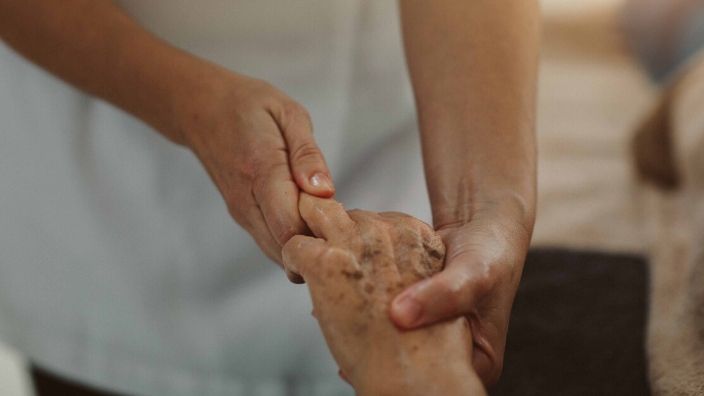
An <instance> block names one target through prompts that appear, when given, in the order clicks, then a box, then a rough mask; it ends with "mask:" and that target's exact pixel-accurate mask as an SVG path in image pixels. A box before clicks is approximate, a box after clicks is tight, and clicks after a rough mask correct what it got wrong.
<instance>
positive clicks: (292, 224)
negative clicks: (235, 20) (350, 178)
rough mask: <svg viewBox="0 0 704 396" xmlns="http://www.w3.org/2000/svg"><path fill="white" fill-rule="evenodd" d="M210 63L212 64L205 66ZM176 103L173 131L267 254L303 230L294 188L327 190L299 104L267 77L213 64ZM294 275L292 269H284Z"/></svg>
mask: <svg viewBox="0 0 704 396" xmlns="http://www.w3.org/2000/svg"><path fill="white" fill-rule="evenodd" d="M211 71H212V70H211ZM202 78H203V82H202V83H199V85H198V87H197V88H196V89H193V90H192V91H191V92H186V93H185V94H184V95H183V100H182V101H181V103H180V104H179V108H180V110H179V115H178V116H177V117H178V118H179V119H180V122H179V123H180V125H181V128H180V129H181V131H180V132H181V135H182V137H183V141H184V142H185V144H186V145H187V146H188V147H190V148H191V150H192V151H193V152H194V153H195V154H196V155H197V156H198V158H199V159H200V161H201V162H202V163H203V165H204V166H205V169H206V170H207V171H208V173H209V174H210V176H211V178H212V180H213V181H214V182H215V185H216V186H217V188H218V189H219V190H220V193H221V194H222V196H223V198H224V199H225V202H226V203H227V208H228V209H229V212H230V214H231V215H232V217H233V218H234V219H235V220H236V221H237V223H239V224H240V225H241V226H242V227H244V228H245V229H246V230H247V231H248V232H249V233H250V234H251V235H252V237H253V238H254V239H255V240H256V242H257V244H258V245H259V246H260V247H261V249H262V250H263V251H264V252H265V253H266V254H267V256H269V257H270V258H271V259H272V260H274V261H276V262H277V263H281V248H282V247H283V245H284V244H285V243H286V242H287V241H288V240H289V239H290V238H291V237H293V236H294V235H298V234H305V233H307V227H306V225H305V223H304V222H303V220H302V219H301V217H300V215H299V212H298V197H299V191H300V190H303V191H305V192H307V193H309V194H312V195H316V196H319V197H331V196H333V195H334V192H335V189H334V187H333V183H332V179H331V176H330V172H329V170H328V168H327V165H326V164H325V160H324V159H323V155H322V154H321V152H320V149H319V148H318V146H317V144H316V142H315V139H314V138H313V132H312V125H311V120H310V117H309V115H308V112H307V111H306V109H305V108H303V106H301V105H300V104H298V103H296V102H295V101H294V100H293V99H291V98H289V97H288V96H286V95H285V94H284V93H282V92H281V91H279V90H278V89H276V88H274V87H273V86H271V85H270V84H268V83H266V82H264V81H261V80H255V79H250V78H247V77H244V76H239V75H235V74H233V73H230V72H228V71H225V70H221V69H217V72H215V73H214V75H203V76H202ZM289 277H290V278H292V280H294V281H295V275H293V274H289Z"/></svg>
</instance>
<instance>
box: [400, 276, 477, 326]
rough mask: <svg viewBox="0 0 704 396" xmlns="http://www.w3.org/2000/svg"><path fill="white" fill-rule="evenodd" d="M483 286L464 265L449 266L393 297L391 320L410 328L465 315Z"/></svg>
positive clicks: (469, 311)
mask: <svg viewBox="0 0 704 396" xmlns="http://www.w3.org/2000/svg"><path fill="white" fill-rule="evenodd" d="M484 288H485V286H481V285H479V282H476V281H475V277H474V276H472V274H470V273H468V272H467V266H458V265H455V266H450V267H448V268H447V269H445V270H444V271H442V272H439V273H438V274H436V275H435V276H433V277H431V278H428V279H425V280H422V281H420V282H418V283H416V284H415V285H413V286H411V287H409V288H408V289H406V290H405V291H404V292H402V293H401V294H399V295H398V296H396V298H394V301H393V302H392V304H391V319H392V320H393V321H394V323H396V325H397V326H399V327H401V328H406V329H411V328H416V327H419V326H423V325H426V324H431V323H436V322H439V321H443V320H446V319H450V318H455V317H459V316H464V315H468V314H471V313H473V312H474V311H475V309H476V300H477V296H478V295H480V293H482V292H483V291H484Z"/></svg>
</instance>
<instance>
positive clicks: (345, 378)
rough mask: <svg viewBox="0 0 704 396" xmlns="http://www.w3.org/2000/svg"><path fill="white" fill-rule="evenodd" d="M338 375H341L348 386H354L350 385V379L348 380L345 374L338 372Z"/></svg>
mask: <svg viewBox="0 0 704 396" xmlns="http://www.w3.org/2000/svg"><path fill="white" fill-rule="evenodd" d="M337 375H339V376H340V378H342V380H343V381H345V382H347V384H349V385H352V383H350V380H349V378H347V376H346V375H345V373H344V372H343V371H342V370H337Z"/></svg>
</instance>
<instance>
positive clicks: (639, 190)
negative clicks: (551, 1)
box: [535, 2, 704, 395]
mask: <svg viewBox="0 0 704 396" xmlns="http://www.w3.org/2000/svg"><path fill="white" fill-rule="evenodd" d="M616 3H617V2H612V3H609V4H601V5H599V6H594V7H593V8H590V9H588V10H579V12H572V13H570V10H565V12H563V13H560V14H553V15H550V14H548V16H547V24H546V29H545V32H546V37H545V44H544V52H543V70H542V75H541V77H542V81H541V84H540V87H541V104H540V122H539V140H540V149H541V161H540V172H541V174H540V182H541V186H540V188H541V192H540V197H539V202H540V203H539V211H540V212H539V216H538V224H537V226H536V237H535V244H536V245H559V246H575V247H587V248H597V249H600V250H603V249H606V250H616V251H631V252H643V253H646V254H648V255H649V257H650V266H651V278H652V279H651V288H650V304H651V306H650V315H649V316H650V317H649V324H648V337H647V338H648V341H647V343H648V345H647V349H648V356H649V364H650V369H649V374H650V381H651V384H652V389H653V392H654V393H655V394H659V395H702V394H704V253H703V252H704V59H702V60H700V61H699V62H695V63H694V64H693V65H692V66H691V67H690V68H689V70H687V71H686V72H684V73H683V74H682V76H681V77H680V79H679V80H678V81H677V82H676V83H674V84H673V86H671V87H668V88H667V89H665V90H664V91H663V92H662V93H659V92H657V91H656V90H655V89H654V87H652V86H651V85H650V84H649V83H648V82H647V80H646V79H645V77H644V76H643V73H642V72H641V71H640V70H639V68H638V67H637V65H636V64H635V63H634V61H633V60H632V58H631V57H630V55H629V53H628V51H627V50H626V49H625V47H624V45H623V44H622V40H621V39H620V31H619V28H618V24H617V22H616V21H617V19H616V15H617V11H618V9H617V6H618V4H616ZM637 130H638V131H640V135H639V137H638V139H637V140H636V142H637V144H635V145H634V144H632V141H633V139H634V133H635V132H636V131H637ZM632 147H634V148H635V149H636V150H637V151H636V153H637V154H638V155H637V157H638V160H639V169H640V175H637V174H636V172H635V169H636V167H635V166H633V163H634V162H635V161H634V155H633V152H632V151H631V148H632Z"/></svg>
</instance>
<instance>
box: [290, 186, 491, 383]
mask: <svg viewBox="0 0 704 396" xmlns="http://www.w3.org/2000/svg"><path fill="white" fill-rule="evenodd" d="M299 210H300V213H301V217H302V218H303V219H304V221H305V222H306V223H307V225H308V227H309V228H310V229H311V230H312V232H313V233H314V235H315V237H307V236H302V235H299V236H295V237H293V238H292V239H291V240H290V241H289V242H288V243H287V244H286V245H285V246H284V249H283V262H284V266H285V267H286V269H287V270H288V271H291V272H294V273H298V274H300V275H301V276H302V277H303V278H304V279H305V281H306V282H307V284H308V287H309V290H310V294H311V297H312V300H313V307H314V315H315V317H316V318H317V319H318V322H319V325H320V327H321V329H322V331H323V334H324V336H325V339H326V341H327V344H328V346H329V348H330V350H331V352H332V354H333V356H334V358H335V360H336V361H337V363H338V365H339V366H340V370H341V372H342V373H343V375H344V377H345V378H346V379H347V380H348V382H350V384H351V385H352V386H353V387H354V388H355V390H356V391H357V393H358V394H359V395H375V396H380V395H382V396H384V395H390V396H391V395H426V396H432V395H446V396H452V395H473V394H484V390H483V388H482V385H481V381H480V380H479V378H478V376H477V375H476V373H475V372H474V370H473V369H472V366H471V353H472V341H471V334H470V331H469V326H468V325H467V321H466V319H464V318H459V319H454V320H450V321H446V322H442V323H438V324H435V325H433V326H428V327H425V328H422V329H418V330H412V331H403V330H400V329H398V328H397V327H396V326H395V325H394V324H393V323H392V322H391V320H390V319H389V312H388V311H389V305H390V303H391V301H392V300H393V298H394V297H395V296H396V295H397V294H398V293H399V292H401V291H402V290H403V289H404V288H405V287H407V286H409V285H411V284H413V283H416V282H418V281H419V280H422V279H424V278H427V277H429V276H431V275H432V274H434V273H436V272H438V271H440V270H441V269H442V265H443V264H442V263H443V257H444V253H445V249H444V246H443V243H442V240H441V239H440V237H439V236H438V235H437V234H436V233H435V232H434V231H433V229H432V228H431V227H430V226H428V225H427V224H425V223H423V222H421V221H419V220H417V219H415V218H413V217H411V216H408V215H405V214H402V213H391V212H389V213H373V212H367V211H361V210H352V211H349V212H346V211H345V210H344V208H343V207H342V205H340V204H339V203H337V202H336V201H334V200H332V199H321V198H316V197H313V196H310V195H307V194H301V197H300V199H299Z"/></svg>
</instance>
